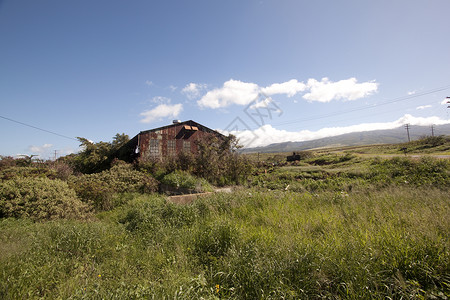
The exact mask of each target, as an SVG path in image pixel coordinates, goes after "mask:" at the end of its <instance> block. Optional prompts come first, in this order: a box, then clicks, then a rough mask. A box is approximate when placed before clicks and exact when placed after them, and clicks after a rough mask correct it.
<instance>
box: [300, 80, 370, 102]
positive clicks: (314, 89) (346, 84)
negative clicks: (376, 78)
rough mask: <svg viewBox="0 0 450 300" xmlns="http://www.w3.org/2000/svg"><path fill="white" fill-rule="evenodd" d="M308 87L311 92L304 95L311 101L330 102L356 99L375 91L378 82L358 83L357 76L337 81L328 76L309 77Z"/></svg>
mask: <svg viewBox="0 0 450 300" xmlns="http://www.w3.org/2000/svg"><path fill="white" fill-rule="evenodd" d="M307 87H308V88H309V90H310V92H309V93H307V94H305V95H304V96H303V98H304V99H306V100H309V101H318V102H330V101H331V100H340V99H343V100H356V99H360V98H364V97H366V96H369V95H371V94H373V93H375V92H376V91H377V89H378V83H376V82H373V81H369V82H363V83H358V82H357V80H356V78H349V79H344V80H340V81H336V82H332V81H330V80H329V79H328V78H322V80H321V81H317V80H315V79H308V83H307Z"/></svg>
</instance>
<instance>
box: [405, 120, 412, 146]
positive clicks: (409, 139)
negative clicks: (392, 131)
mask: <svg viewBox="0 0 450 300" xmlns="http://www.w3.org/2000/svg"><path fill="white" fill-rule="evenodd" d="M405 128H406V132H407V133H408V142H411V138H410V137H409V128H410V125H409V124H405Z"/></svg>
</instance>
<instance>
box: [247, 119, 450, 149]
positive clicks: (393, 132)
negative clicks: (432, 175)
mask: <svg viewBox="0 0 450 300" xmlns="http://www.w3.org/2000/svg"><path fill="white" fill-rule="evenodd" d="M409 135H410V138H411V140H416V139H418V138H420V137H422V136H430V135H431V127H430V126H411V127H410V129H409ZM434 135H436V136H437V135H450V124H448V125H439V126H434ZM407 141H408V136H407V132H406V129H405V128H403V127H399V128H395V129H389V130H374V131H365V132H353V133H347V134H342V135H338V136H333V137H328V138H322V139H317V140H312V141H305V142H284V143H276V144H271V145H268V146H264V147H256V148H246V149H242V152H243V153H251V152H261V153H270V152H291V151H301V150H309V149H315V148H323V147H339V146H361V145H372V144H399V143H404V142H407Z"/></svg>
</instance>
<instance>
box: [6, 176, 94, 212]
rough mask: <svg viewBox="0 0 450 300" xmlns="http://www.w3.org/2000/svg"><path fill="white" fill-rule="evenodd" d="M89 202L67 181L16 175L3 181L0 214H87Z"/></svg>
mask: <svg viewBox="0 0 450 300" xmlns="http://www.w3.org/2000/svg"><path fill="white" fill-rule="evenodd" d="M87 212H88V206H87V205H86V204H84V203H82V202H81V201H80V199H79V198H78V197H77V196H76V194H75V192H74V191H73V190H72V189H70V188H69V186H68V185H67V183H65V182H63V181H61V180H57V179H56V180H50V179H48V178H15V179H13V180H7V181H4V182H0V217H15V218H31V219H33V220H51V219H59V218H73V219H79V218H86V217H87V216H88V214H87Z"/></svg>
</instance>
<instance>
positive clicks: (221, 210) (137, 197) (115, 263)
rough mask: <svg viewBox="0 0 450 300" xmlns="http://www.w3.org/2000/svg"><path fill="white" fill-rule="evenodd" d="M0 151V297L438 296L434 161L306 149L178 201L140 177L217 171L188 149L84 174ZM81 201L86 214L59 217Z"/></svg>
mask: <svg viewBox="0 0 450 300" xmlns="http://www.w3.org/2000/svg"><path fill="white" fill-rule="evenodd" d="M210 146H211V148H208V149H210V150H211V149H213V150H211V152H208V151H209V150H208V151H206V150H205V152H204V153H206V154H205V155H204V156H203V157H204V158H206V159H207V158H208V157H210V158H211V159H214V155H213V153H214V151H219V150H220V147H219V146H218V145H217V144H212V145H210ZM206 147H209V146H206ZM438 147H440V146H438ZM214 149H215V150H214ZM208 153H209V154H208ZM229 153H233V152H228V153H224V156H223V157H221V159H220V160H219V161H216V162H215V163H217V164H218V163H220V164H221V165H222V161H227V159H228V158H227V156H228V155H229ZM208 155H209V156H208ZM2 161H3V159H2V160H0V174H2V175H1V176H2V177H1V178H0V199H1V200H0V212H1V213H0V253H1V254H2V255H0V298H2V299H25V298H26V299H42V298H44V299H169V298H171V299H172V298H173V299H385V298H386V299H446V298H448V297H449V296H450V289H449V286H450V281H449V277H448V273H449V272H448V270H449V269H450V264H449V261H450V252H449V242H448V241H449V237H450V221H449V220H450V206H449V200H450V196H449V193H448V189H449V182H450V180H449V179H450V178H449V175H450V164H449V161H448V160H444V159H436V158H431V157H424V158H417V157H403V155H400V156H399V157H393V158H387V159H386V158H373V157H368V158H366V157H362V156H360V155H358V154H356V153H352V154H350V155H346V154H345V153H336V152H334V153H325V152H316V153H314V155H313V156H311V157H309V158H306V159H304V160H302V161H301V163H298V164H285V165H283V164H281V163H280V164H277V161H275V160H274V161H273V162H270V163H267V164H261V168H260V169H257V168H255V169H253V170H252V172H251V173H252V174H253V175H252V176H251V177H249V178H248V181H246V182H245V185H249V186H241V187H239V188H237V189H235V190H234V192H233V193H230V194H224V193H215V194H212V195H209V196H203V197H199V198H198V199H197V200H195V201H194V202H193V203H192V204H189V205H176V204H173V203H170V202H169V201H168V199H167V198H166V197H164V196H162V195H158V194H156V193H153V191H155V189H156V187H157V182H156V180H155V179H154V177H152V176H151V175H153V176H155V177H158V179H159V180H161V181H163V182H164V183H166V184H171V185H175V186H176V185H178V186H180V187H181V186H183V187H193V186H196V185H197V184H198V183H199V182H201V180H202V179H200V178H199V177H197V176H198V175H197V173H196V172H197V171H198V170H204V172H205V173H204V174H209V175H208V176H210V177H211V178H219V180H218V182H220V178H221V177H222V176H223V177H224V178H225V180H230V178H232V177H229V176H230V174H229V173H227V172H228V171H227V172H225V171H222V170H215V169H214V166H208V165H204V166H202V168H199V167H198V164H197V160H196V157H195V156H192V155H185V156H183V157H182V158H180V161H178V158H174V159H173V160H172V161H166V162H163V163H160V162H147V164H139V165H131V164H125V163H123V162H120V161H115V162H114V163H112V167H111V168H110V169H107V170H104V171H102V172H98V173H95V174H78V173H76V172H75V173H73V174H72V172H71V171H72V170H71V169H70V168H69V167H68V165H67V164H61V165H59V166H58V165H53V166H52V164H50V163H45V164H42V163H36V162H31V163H30V164H25V165H23V166H19V165H17V164H16V163H15V161H11V160H8V159H7V160H6V161H5V162H2ZM268 165H270V166H271V168H268V167H267V166H268ZM181 166H183V168H181ZM208 168H211V169H208ZM182 169H183V170H182ZM225 169H226V167H225ZM5 170H7V171H5ZM222 172H223V173H222ZM195 175H197V176H195ZM64 178H68V179H67V182H69V185H68V184H67V183H66V182H65V181H64V180H65V179H64ZM243 179H244V178H242V179H239V181H242V180H243ZM203 180H204V179H203ZM75 191H76V192H77V193H78V196H77V195H76V194H75ZM61 199H69V200H68V201H61ZM81 199H82V200H83V202H81V201H80V200H81ZM38 203H40V204H39V205H37V204H38ZM86 203H88V204H90V205H92V206H93V207H95V213H96V215H95V218H90V219H88V220H73V219H83V218H85V217H86V214H84V213H82V212H85V209H86V208H87V207H86ZM72 204H73V205H72ZM75 204H76V205H75ZM77 205H78V206H77ZM61 207H64V209H61ZM74 207H75V208H76V207H79V210H77V209H75V210H73V215H71V213H70V212H71V209H73V208H74ZM81 208H83V209H81ZM12 212H15V213H12ZM55 212H56V214H55ZM62 212H64V214H59V213H62ZM77 212H79V214H77ZM68 219H72V220H68ZM37 220H38V221H39V222H36V221H37ZM43 221H46V222H43Z"/></svg>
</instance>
